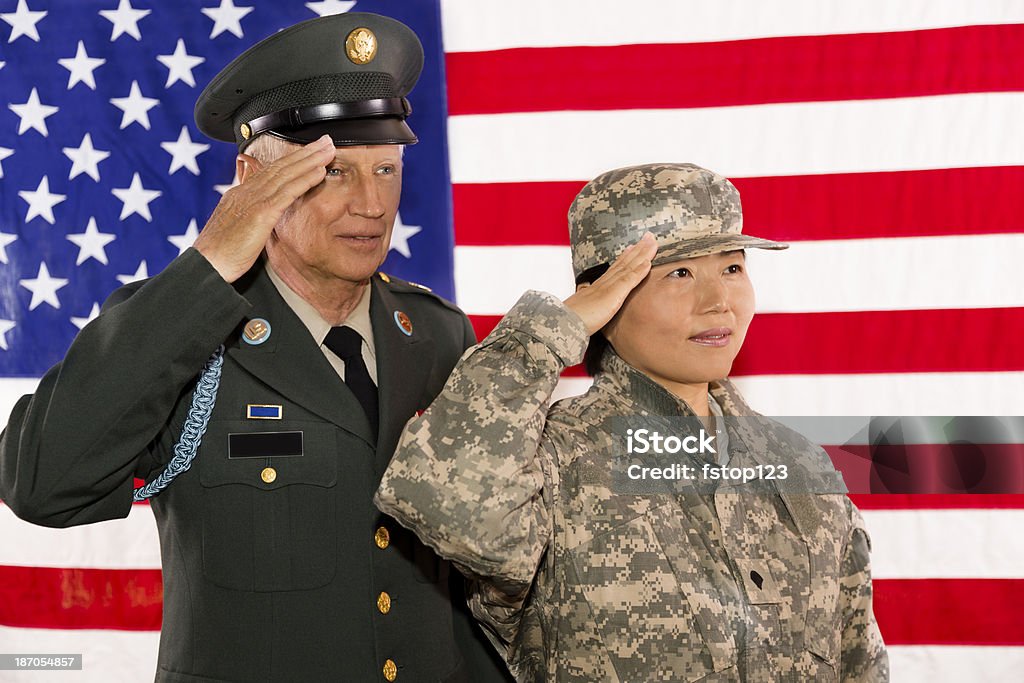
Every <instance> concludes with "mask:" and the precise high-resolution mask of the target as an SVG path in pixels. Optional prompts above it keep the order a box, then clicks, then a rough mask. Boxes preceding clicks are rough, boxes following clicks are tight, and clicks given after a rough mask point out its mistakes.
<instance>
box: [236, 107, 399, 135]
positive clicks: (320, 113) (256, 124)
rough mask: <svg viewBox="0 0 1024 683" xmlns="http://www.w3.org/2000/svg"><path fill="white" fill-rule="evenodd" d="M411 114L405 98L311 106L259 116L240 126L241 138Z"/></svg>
mask: <svg viewBox="0 0 1024 683" xmlns="http://www.w3.org/2000/svg"><path fill="white" fill-rule="evenodd" d="M411 113H412V105H411V104H409V100H407V99H406V98H404V97H386V98H380V99H375V100H359V101H357V102H328V103H327V104H316V105H313V106H310V107H292V108H289V109H283V110H281V111H278V112H274V113H273V114H267V115H266V116H260V117H257V118H255V119H253V120H252V121H248V122H245V123H242V124H241V126H239V129H240V130H241V131H242V137H243V138H244V139H246V140H250V139H252V138H254V137H256V136H257V135H259V134H260V133H265V132H267V131H273V130H277V129H292V128H298V127H299V126H306V125H309V124H313V123H321V122H323V121H338V120H345V119H362V118H372V117H394V118H401V119H404V118H406V117H408V116H409V114H411Z"/></svg>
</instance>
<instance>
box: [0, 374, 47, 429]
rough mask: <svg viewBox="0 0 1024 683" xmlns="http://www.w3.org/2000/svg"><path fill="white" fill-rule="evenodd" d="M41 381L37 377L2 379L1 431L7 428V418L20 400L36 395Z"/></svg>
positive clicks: (0, 402)
mask: <svg viewBox="0 0 1024 683" xmlns="http://www.w3.org/2000/svg"><path fill="white" fill-rule="evenodd" d="M37 386H39V380H38V379H36V378H35V377H29V378H26V377H0V429H3V428H4V427H6V426H7V418H9V417H10V416H11V410H13V409H14V404H15V403H17V402H18V399H19V398H21V397H22V396H24V395H25V394H32V393H35V390H36V387H37Z"/></svg>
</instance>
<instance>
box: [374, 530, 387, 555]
mask: <svg viewBox="0 0 1024 683" xmlns="http://www.w3.org/2000/svg"><path fill="white" fill-rule="evenodd" d="M373 542H374V543H376V544H377V547H378V548H380V549H381V550H383V549H384V548H387V547H388V544H389V543H391V534H389V533H388V530H387V529H386V528H384V527H378V528H377V533H375V534H374V535H373Z"/></svg>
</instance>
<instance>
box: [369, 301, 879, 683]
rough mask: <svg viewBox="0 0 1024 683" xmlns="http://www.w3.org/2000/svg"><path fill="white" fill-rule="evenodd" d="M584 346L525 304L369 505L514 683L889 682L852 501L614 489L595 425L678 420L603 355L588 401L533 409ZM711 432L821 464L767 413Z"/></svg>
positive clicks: (551, 308) (765, 453) (748, 448)
mask: <svg viewBox="0 0 1024 683" xmlns="http://www.w3.org/2000/svg"><path fill="white" fill-rule="evenodd" d="M587 339H588V337H587V332H586V329H585V328H584V326H583V323H582V321H581V320H580V319H579V317H578V316H576V315H575V314H574V313H572V312H571V311H569V310H568V309H566V308H565V306H564V305H563V304H562V303H561V302H560V301H558V300H557V299H556V298H554V297H552V296H550V295H547V294H542V293H538V292H529V293H527V294H526V295H524V296H523V298H522V299H521V300H520V301H519V303H518V304H517V305H516V306H515V307H514V308H513V309H512V310H511V311H510V312H509V314H508V315H507V316H505V318H504V319H503V320H502V321H501V323H500V324H499V325H498V326H497V328H496V329H495V330H494V331H493V332H492V333H491V334H490V335H489V336H488V337H487V339H485V340H484V341H483V342H482V343H481V344H479V345H478V346H476V347H474V348H472V349H471V350H470V351H468V352H467V353H466V355H464V356H463V358H462V360H461V361H460V363H459V364H458V365H457V366H456V369H455V371H454V373H453V374H452V376H451V378H450V379H449V380H448V383H447V384H446V386H445V388H444V390H443V392H442V393H441V394H440V395H439V396H438V398H437V399H436V400H435V401H434V403H433V404H432V405H431V407H430V408H429V409H428V410H427V411H426V412H425V413H424V414H423V415H422V416H421V417H419V418H418V419H416V420H415V421H413V422H411V423H410V425H409V426H408V427H407V429H406V431H405V433H404V434H403V436H402V440H401V442H400V445H399V447H398V450H397V452H396V454H395V456H394V459H393V460H392V461H391V464H390V466H389V468H388V470H387V472H386V474H385V476H384V479H383V481H382V482H381V486H380V488H379V490H378V492H377V496H376V499H375V500H376V502H377V504H378V506H379V507H380V508H381V509H382V510H384V511H385V512H387V513H389V514H391V515H393V516H394V517H395V518H396V519H398V520H399V522H401V523H402V524H404V525H406V526H408V527H409V528H411V529H412V530H413V531H415V532H416V533H417V534H418V535H419V536H420V538H421V539H422V540H423V541H424V542H425V543H427V544H428V545H430V546H432V547H433V548H435V549H436V550H437V552H438V553H439V554H440V555H442V556H444V557H447V558H450V559H451V560H452V561H453V562H455V563H456V564H457V565H458V566H460V567H461V568H462V569H463V570H464V572H465V573H467V575H469V576H473V577H475V578H476V579H477V581H476V583H475V590H474V593H473V596H472V597H471V606H472V609H473V612H474V614H475V615H476V617H477V618H478V619H479V620H480V621H481V622H482V623H483V624H484V625H485V627H486V628H487V630H488V631H489V636H490V637H491V640H492V642H493V643H494V644H495V645H496V646H497V647H498V649H499V650H500V651H501V652H502V654H503V656H504V657H505V658H506V660H507V662H508V663H509V666H510V668H511V669H512V671H513V672H514V673H515V674H516V677H517V679H518V680H520V681H567V682H568V681H573V682H576V681H608V682H612V681H615V682H618V681H623V682H625V681H629V682H631V683H632V682H646V681H702V682H704V683H721V682H726V681H730V682H732V681H757V682H765V683H767V682H769V681H770V682H772V683H776V682H778V681H794V682H795V681H800V682H801V683H802V682H805V681H825V682H827V681H839V680H842V681H870V682H875V681H887V680H888V679H889V673H888V656H887V653H886V650H885V645H884V644H883V642H882V638H881V635H880V633H879V630H878V626H877V623H876V621H875V618H874V615H873V612H872V607H871V598H872V592H871V574H870V564H869V549H870V541H869V539H868V535H867V532H866V530H865V528H864V522H863V520H862V518H861V515H860V513H859V512H858V511H857V509H856V508H855V507H854V505H853V504H852V503H851V502H850V501H849V499H848V498H847V497H846V496H845V495H841V494H827V495H826V494H813V495H812V494H806V493H804V494H800V493H799V492H797V493H794V492H790V491H783V490H781V489H777V488H775V486H774V485H773V484H771V483H767V484H766V482H765V481H763V480H762V481H758V482H751V483H748V484H739V483H730V482H726V483H723V484H721V485H719V486H718V487H717V488H716V489H715V490H714V491H711V492H706V493H700V492H698V491H697V490H696V489H692V490H686V489H685V487H684V488H683V489H681V490H676V491H671V490H670V491H667V492H666V493H663V494H656V495H650V494H648V495H637V494H635V493H634V494H627V493H623V492H621V491H619V490H617V486H616V485H615V482H614V476H613V475H614V472H613V470H614V466H613V463H612V462H611V459H610V457H609V454H611V453H614V452H616V449H618V451H621V450H622V447H621V444H622V434H621V431H620V430H619V431H617V430H618V428H617V427H614V426H613V424H619V425H621V422H619V423H614V420H612V418H615V417H619V418H629V417H631V416H637V415H667V416H673V415H675V416H686V415H690V416H692V415H693V414H692V412H691V411H690V410H689V407H688V406H687V405H686V404H685V403H684V402H683V401H680V400H678V399H677V398H675V397H674V396H673V395H672V394H671V393H669V392H668V391H667V390H665V389H664V388H662V387H661V386H660V385H658V384H656V383H655V382H653V381H652V380H650V379H649V378H648V377H647V376H645V375H643V374H642V373H640V372H638V371H637V370H635V369H633V368H632V367H630V366H629V365H628V364H626V363H625V362H624V361H623V360H622V359H621V358H619V357H618V356H617V355H616V354H615V353H614V351H612V350H611V349H609V351H608V352H607V353H606V355H605V357H604V359H603V361H602V363H603V368H602V371H601V372H600V373H599V374H598V375H597V376H596V377H595V380H594V385H593V387H592V388H591V389H590V390H589V391H588V392H587V393H586V394H584V395H583V396H580V397H575V398H571V399H567V400H563V401H559V402H558V403H556V404H555V405H554V406H551V407H550V408H549V401H550V397H551V395H552V392H553V391H554V389H555V386H556V384H557V382H558V378H559V374H560V372H561V370H562V369H563V368H564V367H565V366H567V365H572V364H575V363H577V362H579V360H580V359H581V357H582V355H583V351H584V349H585V346H586V344H587ZM711 393H712V396H713V397H714V398H715V399H716V401H717V402H718V403H719V405H720V406H721V407H722V409H723V411H724V414H725V416H726V418H727V419H728V418H729V417H730V416H739V415H756V414H755V413H753V411H751V410H750V408H749V407H748V406H747V405H746V404H745V403H744V401H743V399H742V398H741V396H740V395H739V393H738V392H737V390H736V389H735V387H734V386H733V385H732V384H731V383H730V382H729V381H727V380H725V381H721V382H717V383H714V384H712V386H711ZM750 424H759V425H762V427H761V428H759V429H754V428H752V427H751V426H750ZM728 431H729V434H728V436H729V455H730V461H729V466H730V467H732V466H745V465H756V464H762V463H776V464H778V463H785V464H787V465H788V467H789V468H790V469H791V470H792V471H793V472H794V473H796V474H799V473H800V472H802V471H805V470H806V471H808V472H810V471H812V470H815V469H818V470H821V469H822V468H827V469H828V470H829V471H832V472H833V473H834V470H832V466H831V463H829V462H828V459H827V458H828V456H827V455H826V454H825V453H824V451H822V450H821V449H820V448H818V447H817V446H814V445H813V444H810V443H809V442H808V441H806V440H805V439H804V438H803V437H801V436H800V435H798V434H796V433H795V432H792V431H790V430H788V429H786V428H785V427H783V426H782V425H779V424H778V423H777V422H774V421H770V420H768V419H767V418H761V421H760V422H758V423H743V422H742V421H737V422H735V423H729V426H728ZM832 476H833V477H834V476H835V475H834V474H833V475H832Z"/></svg>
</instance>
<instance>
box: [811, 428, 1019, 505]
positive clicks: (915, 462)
mask: <svg viewBox="0 0 1024 683" xmlns="http://www.w3.org/2000/svg"><path fill="white" fill-rule="evenodd" d="M954 439H955V437H954ZM824 448H825V451H826V452H827V453H828V455H829V457H830V458H831V459H832V464H833V465H835V467H836V469H837V470H839V471H840V472H842V473H843V480H844V481H845V483H846V487H847V489H848V490H850V491H854V492H857V493H870V492H878V493H884V492H885V491H892V492H893V493H912V494H946V495H954V494H972V495H979V494H982V495H983V494H1024V444H1019V443H985V444H976V443H971V442H969V441H968V440H966V439H964V440H959V439H955V440H954V441H953V442H952V443H948V444H921V443H915V444H905V445H877V446H869V445H866V444H857V445H850V446H843V445H839V446H836V445H826V446H824Z"/></svg>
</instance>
